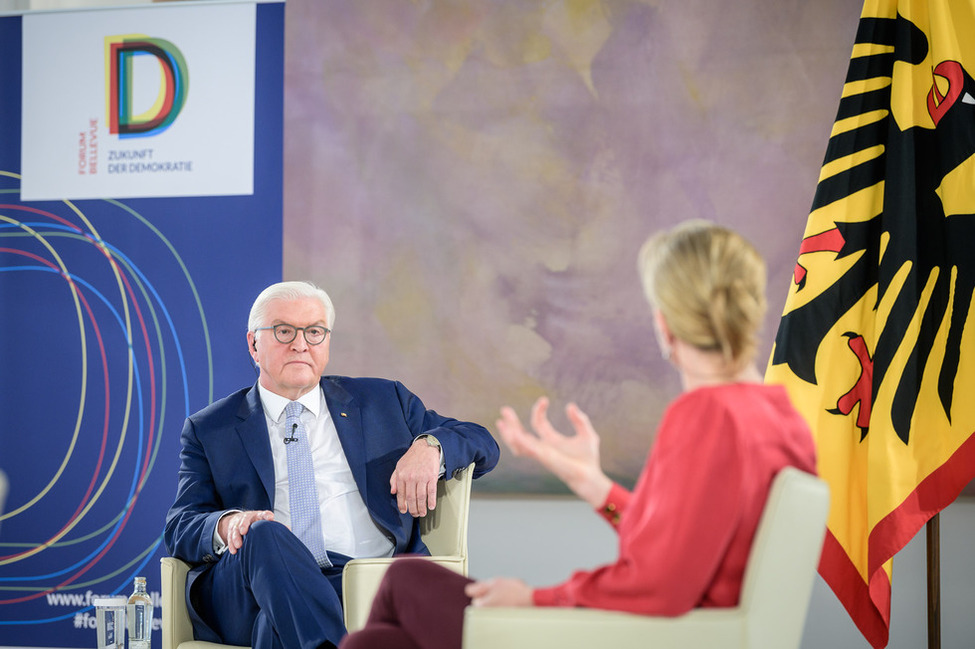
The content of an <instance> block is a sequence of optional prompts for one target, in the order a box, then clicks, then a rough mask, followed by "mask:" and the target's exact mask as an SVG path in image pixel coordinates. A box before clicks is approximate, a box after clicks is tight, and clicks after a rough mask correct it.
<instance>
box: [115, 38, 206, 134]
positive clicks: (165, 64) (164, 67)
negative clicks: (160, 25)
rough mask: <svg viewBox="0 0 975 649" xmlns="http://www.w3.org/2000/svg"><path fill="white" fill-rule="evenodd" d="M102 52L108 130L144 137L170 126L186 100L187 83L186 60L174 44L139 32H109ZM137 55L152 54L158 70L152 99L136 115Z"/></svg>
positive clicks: (148, 55) (146, 55) (150, 55)
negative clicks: (135, 63) (156, 85)
mask: <svg viewBox="0 0 975 649" xmlns="http://www.w3.org/2000/svg"><path fill="white" fill-rule="evenodd" d="M105 56H106V58H107V61H106V64H107V65H106V67H107V70H106V73H107V77H108V78H107V79H106V84H105V87H106V90H107V94H108V130H109V133H111V134H113V135H118V136H119V137H123V138H125V137H147V136H150V135H156V134H158V133H161V132H162V131H164V130H166V129H167V128H169V126H170V124H172V123H173V121H174V120H175V119H176V117H177V116H178V115H179V112H180V111H181V110H182V109H183V104H184V103H186V91H187V89H188V87H189V73H188V72H187V69H186V61H185V60H184V59H183V55H182V54H181V53H180V51H179V50H178V49H177V48H176V46H175V45H173V44H172V43H170V42H169V41H165V40H163V39H161V38H148V37H146V36H142V35H128V36H108V37H106V38H105ZM136 57H152V58H153V59H155V61H156V62H158V64H159V69H160V72H161V74H160V79H161V83H160V88H159V92H158V94H157V96H156V100H155V103H154V104H153V105H152V106H151V107H150V108H149V109H148V110H146V111H144V112H142V113H140V114H138V115H134V114H133V90H134V87H135V86H134V76H135V72H134V62H135V60H136ZM140 69H142V70H144V68H140Z"/></svg>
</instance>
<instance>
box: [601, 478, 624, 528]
mask: <svg viewBox="0 0 975 649" xmlns="http://www.w3.org/2000/svg"><path fill="white" fill-rule="evenodd" d="M631 496H632V494H631V493H630V492H629V491H627V490H626V488H625V487H621V486H620V485H618V484H616V483H615V482H614V483H613V487H612V488H611V489H610V490H609V495H608V496H606V502H604V503H603V506H602V507H600V508H599V509H597V510H596V513H597V514H599V515H600V516H602V517H603V518H604V519H605V520H606V522H607V523H609V524H610V525H612V526H613V529H615V530H616V531H617V532H619V526H620V521H621V520H622V519H623V513H624V512H625V511H626V510H627V508H628V507H629V504H630V497H631Z"/></svg>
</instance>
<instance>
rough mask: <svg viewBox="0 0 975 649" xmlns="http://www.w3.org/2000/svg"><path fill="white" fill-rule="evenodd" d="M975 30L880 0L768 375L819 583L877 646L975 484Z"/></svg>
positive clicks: (845, 98) (951, 7) (943, 8)
mask: <svg viewBox="0 0 975 649" xmlns="http://www.w3.org/2000/svg"><path fill="white" fill-rule="evenodd" d="M972 34H975V3H973V2H969V1H965V2H949V1H947V0H926V1H917V0H915V1H906V0H900V1H897V0H867V1H866V3H865V5H864V8H863V12H862V14H861V17H860V23H859V29H858V31H857V36H856V43H855V45H854V47H853V54H852V56H851V59H850V66H849V70H848V72H847V78H846V83H845V85H844V87H843V94H842V97H841V99H840V105H839V111H838V114H837V117H836V122H835V124H834V126H833V131H832V133H831V135H830V138H829V144H828V146H827V150H826V159H825V161H824V162H823V167H822V171H821V173H820V177H819V183H818V185H817V188H816V194H815V198H814V200H813V206H812V210H811V212H810V214H809V218H808V221H807V223H806V230H805V233H804V235H803V236H804V238H803V240H802V244H801V246H800V248H799V258H798V263H797V264H796V267H795V272H794V274H793V277H792V283H791V287H790V291H789V295H788V298H787V300H786V304H785V310H784V314H783V316H782V320H781V322H780V325H779V330H778V333H777V335H776V339H775V346H774V348H773V351H772V357H771V359H770V362H769V366H768V371H767V375H766V379H767V380H768V381H769V382H771V383H781V384H784V385H785V386H786V387H787V388H788V390H789V393H790V395H791V396H792V399H793V401H794V403H795V405H796V407H797V408H798V409H799V410H800V411H801V412H802V413H803V415H804V416H805V417H806V419H807V420H808V421H809V424H810V426H811V427H812V430H813V434H814V435H815V438H816V444H817V448H818V453H819V471H820V474H821V475H822V476H823V478H824V479H826V480H827V481H828V482H829V484H830V488H831V490H832V507H831V511H830V517H829V533H828V534H827V538H826V543H825V545H824V548H823V556H822V560H821V563H820V567H819V572H820V574H821V575H822V576H823V578H824V579H825V581H826V582H827V583H828V584H829V585H830V587H831V588H832V589H833V591H834V592H835V593H836V596H837V597H838V598H839V599H840V601H841V602H842V603H843V605H844V606H845V607H846V610H847V611H848V612H849V614H850V616H851V617H852V618H853V621H854V622H855V623H856V625H857V627H858V628H859V629H860V631H861V632H862V633H863V635H864V636H865V637H866V639H867V640H868V641H869V642H870V644H871V645H872V646H873V647H885V646H886V645H887V641H888V631H889V627H890V592H891V591H890V583H891V566H892V557H893V556H894V554H896V553H897V552H898V551H899V550H900V549H901V548H902V547H904V546H905V545H906V544H907V543H908V541H910V540H911V538H913V537H914V535H915V534H916V533H917V531H918V530H919V529H920V528H921V527H923V526H924V524H925V523H926V522H927V521H928V520H929V519H930V518H931V517H932V516H934V515H935V514H937V513H938V512H939V511H941V510H942V509H943V508H944V507H946V506H948V505H949V504H950V503H951V502H952V501H953V500H954V499H955V498H956V497H957V496H958V494H959V493H960V492H961V490H962V489H963V488H964V487H965V485H967V484H968V483H969V482H971V481H972V479H973V478H975V436H973V431H975V398H973V395H975V326H970V323H969V322H968V320H969V311H970V310H971V307H972V298H973V291H975V82H973V79H972V71H973V70H975V39H973V38H972ZM955 396H958V398H957V399H956V398H955Z"/></svg>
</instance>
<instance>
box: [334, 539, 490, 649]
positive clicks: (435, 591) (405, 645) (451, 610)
mask: <svg viewBox="0 0 975 649" xmlns="http://www.w3.org/2000/svg"><path fill="white" fill-rule="evenodd" d="M471 581H472V580H471V579H468V578H467V577H464V576H463V575H459V574H457V573H456V572H453V571H452V570H448V569H447V568H444V567H443V566H439V565H437V564H435V563H433V562H432V561H428V560H426V559H417V558H402V559H397V560H396V561H394V562H393V563H392V564H391V565H390V567H389V569H388V570H387V571H386V575H385V576H384V577H383V580H382V583H380V585H379V591H378V592H377V593H376V599H375V600H373V603H372V609H371V610H370V612H369V618H368V619H367V620H366V625H365V626H364V627H363V628H362V629H361V630H359V631H356V632H355V633H350V634H349V635H347V636H345V638H344V639H343V640H342V643H341V644H340V645H339V649H460V645H461V632H462V629H463V625H464V609H465V608H466V607H467V605H468V604H470V603H471V600H470V598H469V597H468V596H467V595H465V594H464V587H465V586H466V585H467V584H469V583H471Z"/></svg>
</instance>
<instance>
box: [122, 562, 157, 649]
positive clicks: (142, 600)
mask: <svg viewBox="0 0 975 649" xmlns="http://www.w3.org/2000/svg"><path fill="white" fill-rule="evenodd" d="M125 613H126V615H125V617H126V620H127V626H128V627H129V649H149V645H150V644H151V641H152V598H150V597H149V593H147V592H146V578H145V577H136V578H135V589H134V590H133V591H132V594H131V595H130V596H129V603H128V606H127V609H126V611H125Z"/></svg>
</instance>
